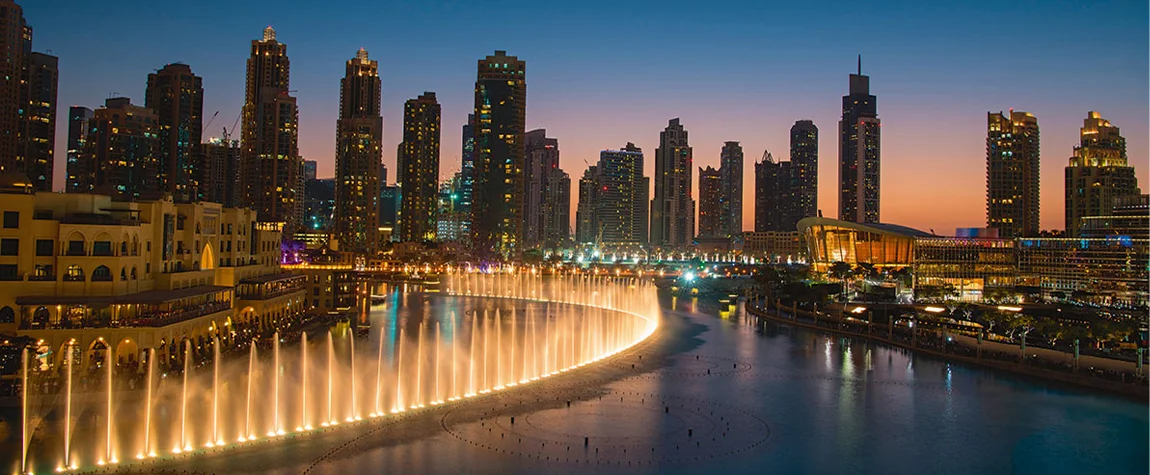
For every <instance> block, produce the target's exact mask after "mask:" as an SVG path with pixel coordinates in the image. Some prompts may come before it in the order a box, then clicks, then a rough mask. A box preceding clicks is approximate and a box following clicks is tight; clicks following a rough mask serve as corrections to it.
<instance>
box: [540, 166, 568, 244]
mask: <svg viewBox="0 0 1150 475" xmlns="http://www.w3.org/2000/svg"><path fill="white" fill-rule="evenodd" d="M545 176H546V180H545V182H544V183H545V184H544V186H543V233H542V239H543V242H542V247H543V248H544V249H561V248H563V247H566V245H567V243H568V242H570V240H571V175H568V174H567V172H565V171H563V170H561V169H559V168H552V169H550V170H547V172H546V175H545Z"/></svg>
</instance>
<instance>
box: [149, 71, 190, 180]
mask: <svg viewBox="0 0 1150 475" xmlns="http://www.w3.org/2000/svg"><path fill="white" fill-rule="evenodd" d="M144 107H147V108H149V109H151V110H152V112H154V113H155V114H156V117H158V118H159V123H157V124H156V131H157V133H158V134H159V136H160V137H159V139H160V151H159V160H160V177H159V179H160V189H161V190H163V191H165V192H167V193H171V194H172V198H173V199H175V200H176V202H187V201H191V200H194V199H196V197H197V196H198V195H199V187H200V183H198V181H197V180H196V173H195V170H194V168H195V167H193V162H195V161H197V160H196V155H197V154H199V153H200V150H199V147H200V142H201V138H202V132H203V128H204V126H203V118H204V85H203V79H201V78H200V77H199V76H196V75H195V74H192V68H191V67H189V66H188V65H186V64H178V63H177V64H169V65H166V66H164V67H163V69H160V70H159V71H156V72H155V73H152V74H149V75H148V88H147V90H146V92H145V97H144Z"/></svg>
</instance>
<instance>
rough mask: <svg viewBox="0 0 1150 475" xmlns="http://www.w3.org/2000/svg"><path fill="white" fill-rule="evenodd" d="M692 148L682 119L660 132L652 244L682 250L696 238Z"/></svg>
mask: <svg viewBox="0 0 1150 475" xmlns="http://www.w3.org/2000/svg"><path fill="white" fill-rule="evenodd" d="M691 167H692V165H691V146H690V144H689V142H688V141H687V131H686V130H685V129H683V126H682V124H680V123H679V119H677V118H676V119H671V120H670V122H669V123H668V124H667V128H666V129H663V131H662V132H660V133H659V148H657V149H655V199H653V200H651V245H652V246H662V247H671V248H673V247H678V246H686V245H689V244H691V242H692V241H693V240H694V237H695V200H694V198H692V193H693V190H692V186H691V174H692V172H693V170H692V168H691Z"/></svg>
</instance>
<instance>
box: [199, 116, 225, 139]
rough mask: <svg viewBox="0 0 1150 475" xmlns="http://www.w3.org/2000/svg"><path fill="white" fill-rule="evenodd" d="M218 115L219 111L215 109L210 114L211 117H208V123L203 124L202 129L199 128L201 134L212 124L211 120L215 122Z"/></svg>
mask: <svg viewBox="0 0 1150 475" xmlns="http://www.w3.org/2000/svg"><path fill="white" fill-rule="evenodd" d="M218 115H220V111H216V112H215V113H213V114H212V118H211V119H208V123H206V124H204V128H203V129H200V133H201V134H202V133H204V131H206V130H208V127H210V126H211V125H212V122H215V120H216V116H218Z"/></svg>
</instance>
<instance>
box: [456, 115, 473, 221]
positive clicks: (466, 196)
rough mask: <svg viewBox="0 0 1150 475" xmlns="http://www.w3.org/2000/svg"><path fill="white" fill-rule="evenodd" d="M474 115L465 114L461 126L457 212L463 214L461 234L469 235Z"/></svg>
mask: <svg viewBox="0 0 1150 475" xmlns="http://www.w3.org/2000/svg"><path fill="white" fill-rule="evenodd" d="M473 130H475V114H467V123H466V124H463V134H462V137H463V156H462V160H461V162H462V163H460V167H459V174H460V179H461V180H460V185H459V212H460V213H463V222H462V224H461V228H462V232H463V233H464V234H466V235H468V236H470V235H471V202H472V195H473V190H474V188H475V134H474V133H473V132H472V131H473Z"/></svg>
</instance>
